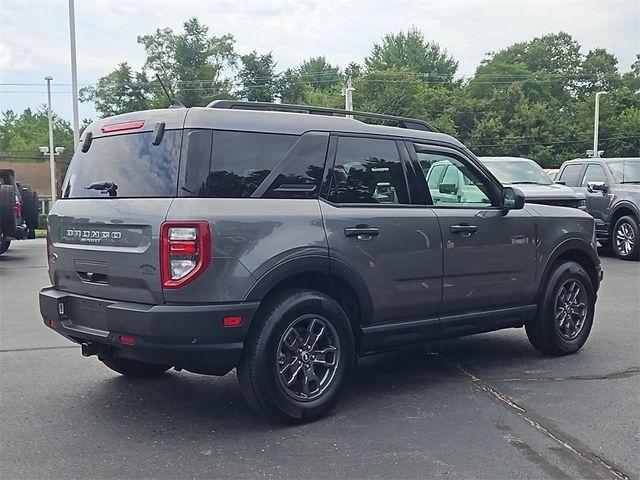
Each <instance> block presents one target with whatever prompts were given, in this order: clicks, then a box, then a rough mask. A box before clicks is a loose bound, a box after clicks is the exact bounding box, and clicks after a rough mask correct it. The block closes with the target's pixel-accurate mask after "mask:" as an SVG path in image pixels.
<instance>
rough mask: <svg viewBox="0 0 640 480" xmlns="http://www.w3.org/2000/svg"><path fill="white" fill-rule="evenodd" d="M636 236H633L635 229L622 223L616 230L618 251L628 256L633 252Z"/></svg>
mask: <svg viewBox="0 0 640 480" xmlns="http://www.w3.org/2000/svg"><path fill="white" fill-rule="evenodd" d="M635 240H636V239H635V235H634V234H633V228H632V227H631V225H629V224H628V223H626V222H625V223H621V224H620V225H618V228H617V229H616V236H615V245H616V250H618V252H619V253H620V254H621V255H623V256H627V255H629V254H630V253H631V252H632V251H633V247H634V245H635Z"/></svg>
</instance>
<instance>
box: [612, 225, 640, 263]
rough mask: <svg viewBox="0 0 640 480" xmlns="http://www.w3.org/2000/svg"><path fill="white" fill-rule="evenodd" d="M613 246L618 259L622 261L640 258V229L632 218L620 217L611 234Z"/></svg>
mask: <svg viewBox="0 0 640 480" xmlns="http://www.w3.org/2000/svg"><path fill="white" fill-rule="evenodd" d="M611 246H612V247H613V253H615V254H616V257H618V258H620V259H622V260H638V258H640V229H639V228H638V221H637V220H636V219H635V218H634V217H632V216H630V215H629V216H625V217H620V218H619V219H618V221H617V222H616V223H615V225H614V226H613V231H612V232H611Z"/></svg>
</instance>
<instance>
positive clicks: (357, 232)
mask: <svg viewBox="0 0 640 480" xmlns="http://www.w3.org/2000/svg"><path fill="white" fill-rule="evenodd" d="M379 234H380V230H378V229H377V228H375V227H370V226H369V225H356V226H355V227H350V228H345V229H344V236H345V237H358V238H361V237H362V239H365V238H367V237H368V238H371V237H375V236H377V235H379Z"/></svg>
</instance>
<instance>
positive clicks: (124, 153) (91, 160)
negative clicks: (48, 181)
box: [62, 130, 182, 198]
mask: <svg viewBox="0 0 640 480" xmlns="http://www.w3.org/2000/svg"><path fill="white" fill-rule="evenodd" d="M181 139H182V132H181V131H172V130H169V131H167V132H165V134H164V137H163V139H162V142H160V145H152V143H151V142H152V141H153V133H152V132H147V133H134V134H128V135H114V136H109V137H96V138H94V139H93V141H92V143H91V147H90V148H89V151H88V152H86V153H83V152H82V150H81V149H78V150H76V153H75V154H74V155H73V158H72V160H71V164H70V165H69V169H68V171H67V175H66V177H65V180H64V183H63V186H62V196H63V198H83V197H104V198H106V197H108V196H109V195H108V194H107V193H106V191H105V193H101V192H100V191H99V190H87V189H86V188H85V187H87V186H89V185H90V184H92V183H96V182H111V183H114V184H115V185H116V186H117V190H116V193H117V196H118V197H174V196H175V195H176V189H177V184H178V162H179V160H180V144H181Z"/></svg>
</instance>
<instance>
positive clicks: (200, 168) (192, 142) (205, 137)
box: [181, 130, 213, 196]
mask: <svg viewBox="0 0 640 480" xmlns="http://www.w3.org/2000/svg"><path fill="white" fill-rule="evenodd" d="M212 138H213V132H212V131H211V130H187V131H185V133H184V139H183V140H182V146H183V152H184V153H183V154H182V158H183V160H182V162H183V163H184V164H185V165H186V167H185V168H183V170H184V179H183V180H182V183H181V185H182V192H181V194H184V193H185V191H186V192H187V193H191V194H194V195H198V196H204V195H205V194H206V191H207V185H206V182H207V178H208V176H209V170H210V163H211V143H212Z"/></svg>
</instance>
